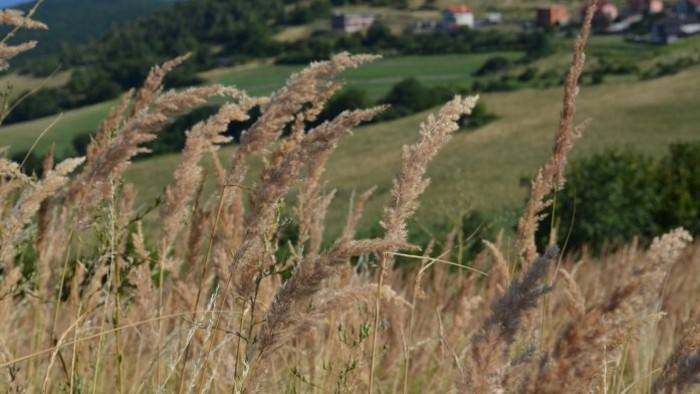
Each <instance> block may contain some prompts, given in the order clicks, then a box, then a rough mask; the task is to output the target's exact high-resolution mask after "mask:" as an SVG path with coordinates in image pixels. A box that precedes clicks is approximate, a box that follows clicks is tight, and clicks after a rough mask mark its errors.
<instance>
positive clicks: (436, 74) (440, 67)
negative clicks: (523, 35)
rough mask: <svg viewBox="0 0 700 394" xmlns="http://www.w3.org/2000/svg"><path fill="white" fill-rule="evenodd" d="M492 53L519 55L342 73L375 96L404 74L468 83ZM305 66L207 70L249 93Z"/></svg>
mask: <svg viewBox="0 0 700 394" xmlns="http://www.w3.org/2000/svg"><path fill="white" fill-rule="evenodd" d="M493 56H506V57H509V58H512V59H516V58H517V57H518V56H519V54H518V53H517V52H504V53H484V54H470V55H440V56H399V57H387V58H384V59H381V60H379V61H377V62H374V63H372V64H368V65H366V66H363V67H361V68H359V69H357V70H351V71H348V72H346V73H344V74H343V76H342V79H343V80H344V81H346V82H347V83H348V85H350V86H354V87H358V88H361V89H364V90H366V91H367V92H368V93H369V95H370V96H371V97H373V98H379V97H381V96H382V95H384V94H385V93H386V92H387V91H389V89H391V87H392V86H393V85H395V84H396V83H397V82H399V81H401V80H402V79H404V78H408V77H415V78H417V79H418V80H420V81H421V82H423V83H425V84H427V85H450V86H455V85H457V86H464V87H469V86H471V83H472V82H473V80H474V78H473V76H472V74H473V73H474V71H476V70H478V69H479V67H481V65H482V64H484V62H485V61H486V60H487V59H488V58H490V57H493ZM301 68H302V66H281V65H261V66H259V67H253V68H251V67H244V68H240V67H239V68H233V69H231V70H230V71H228V72H227V71H226V70H217V71H214V72H210V73H205V74H204V77H205V78H207V79H208V80H209V81H212V82H218V83H223V84H227V85H235V86H238V87H240V88H242V89H245V90H246V91H247V92H248V93H249V94H253V95H267V94H269V93H270V92H272V91H273V90H275V89H277V88H278V87H280V86H282V84H283V83H284V81H285V80H286V79H287V77H288V76H289V74H291V73H292V72H294V71H298V70H300V69H301Z"/></svg>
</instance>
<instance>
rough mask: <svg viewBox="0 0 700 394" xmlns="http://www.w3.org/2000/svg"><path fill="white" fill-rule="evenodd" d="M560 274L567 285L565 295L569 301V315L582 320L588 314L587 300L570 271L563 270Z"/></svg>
mask: <svg viewBox="0 0 700 394" xmlns="http://www.w3.org/2000/svg"><path fill="white" fill-rule="evenodd" d="M559 272H560V273H561V276H562V278H564V280H565V281H566V285H567V288H566V290H565V294H566V297H567V299H568V301H569V302H568V303H567V306H568V310H569V313H570V314H571V316H572V317H573V318H580V317H582V316H583V315H585V314H586V298H585V297H584V296H583V293H582V292H581V288H579V286H578V284H577V283H576V279H574V276H573V275H572V274H571V273H570V272H569V271H567V270H565V269H563V268H562V269H560V270H559Z"/></svg>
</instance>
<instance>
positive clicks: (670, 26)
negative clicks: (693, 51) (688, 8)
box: [651, 17, 700, 44]
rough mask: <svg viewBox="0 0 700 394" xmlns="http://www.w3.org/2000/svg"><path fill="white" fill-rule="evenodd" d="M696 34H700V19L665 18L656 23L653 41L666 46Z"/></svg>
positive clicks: (652, 32)
mask: <svg viewBox="0 0 700 394" xmlns="http://www.w3.org/2000/svg"><path fill="white" fill-rule="evenodd" d="M696 34H700V19H699V18H697V17H687V18H678V17H675V18H663V19H660V20H659V21H657V22H656V23H654V26H652V29H651V37H652V39H653V40H654V41H656V42H660V43H664V44H671V43H674V42H676V41H678V40H680V39H683V38H686V37H690V36H694V35H696Z"/></svg>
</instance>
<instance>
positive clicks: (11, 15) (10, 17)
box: [0, 0, 48, 118]
mask: <svg viewBox="0 0 700 394" xmlns="http://www.w3.org/2000/svg"><path fill="white" fill-rule="evenodd" d="M42 1H43V0H39V1H38V2H37V3H36V4H35V5H34V7H32V8H31V10H30V11H29V14H27V15H26V16H25V15H24V12H22V11H19V10H10V9H6V10H0V24H2V25H9V26H13V29H12V30H11V31H9V32H8V33H7V34H6V35H5V37H4V38H3V39H2V41H0V71H4V70H7V69H8V68H9V67H10V63H9V60H10V59H12V58H13V57H15V56H17V55H19V54H20V53H22V52H26V51H28V50H30V49H33V48H34V47H36V44H37V43H36V41H29V42H25V43H22V44H19V45H13V46H11V45H7V41H8V40H9V39H10V38H12V37H13V36H14V35H15V33H17V31H18V30H19V29H20V28H25V29H41V30H46V29H48V27H47V26H46V25H45V24H43V23H41V22H39V21H36V20H34V19H32V16H33V15H34V13H35V12H36V10H37V8H38V7H39V5H40V4H41V3H42ZM5 115H7V114H4V115H3V118H4V116H5Z"/></svg>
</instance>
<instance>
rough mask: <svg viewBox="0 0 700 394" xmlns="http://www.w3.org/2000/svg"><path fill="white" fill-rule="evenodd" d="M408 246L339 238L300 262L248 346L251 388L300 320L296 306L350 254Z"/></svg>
mask: <svg viewBox="0 0 700 394" xmlns="http://www.w3.org/2000/svg"><path fill="white" fill-rule="evenodd" d="M407 246H408V245H406V244H405V243H395V242H393V241H391V240H387V239H367V240H339V241H336V243H335V244H334V245H333V246H332V247H331V248H330V249H329V250H328V251H326V252H325V253H323V254H322V255H321V256H319V258H318V259H317V260H316V261H304V262H302V264H301V265H299V266H298V267H297V269H296V270H295V271H294V273H293V275H292V277H291V278H290V279H289V280H287V282H285V283H284V285H282V287H281V288H280V289H279V291H277V294H275V297H274V299H273V301H272V304H271V305H270V307H269V309H268V311H267V313H266V314H265V318H264V319H263V320H262V321H263V323H262V327H261V328H260V332H259V333H258V335H257V337H255V341H254V342H253V343H251V344H250V346H249V347H248V351H247V356H246V363H247V364H248V365H249V366H250V373H249V375H248V376H247V383H246V386H247V387H249V388H250V389H251V390H252V391H254V389H255V387H256V386H257V384H258V380H259V379H260V377H261V374H262V373H263V371H264V370H265V368H266V365H265V362H266V361H268V360H267V359H268V358H269V356H270V355H271V354H272V353H273V352H274V351H275V350H276V349H278V348H279V347H280V346H282V345H283V344H284V341H285V340H286V339H288V338H289V336H290V335H291V334H292V333H294V332H295V328H296V327H297V326H298V324H300V323H301V322H302V321H300V320H299V319H298V314H299V312H302V311H301V310H299V308H306V307H307V306H308V301H309V299H310V298H311V297H313V296H314V295H315V294H316V293H318V291H319V290H320V289H321V284H322V283H323V281H324V280H326V279H328V278H330V277H331V276H333V275H335V274H337V273H338V272H339V270H340V269H342V267H343V266H344V265H345V263H347V260H348V259H349V258H350V257H352V256H359V255H361V254H366V253H372V252H380V251H385V250H396V249H400V248H406V247H407ZM382 288H383V287H382ZM375 289H376V287H375Z"/></svg>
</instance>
